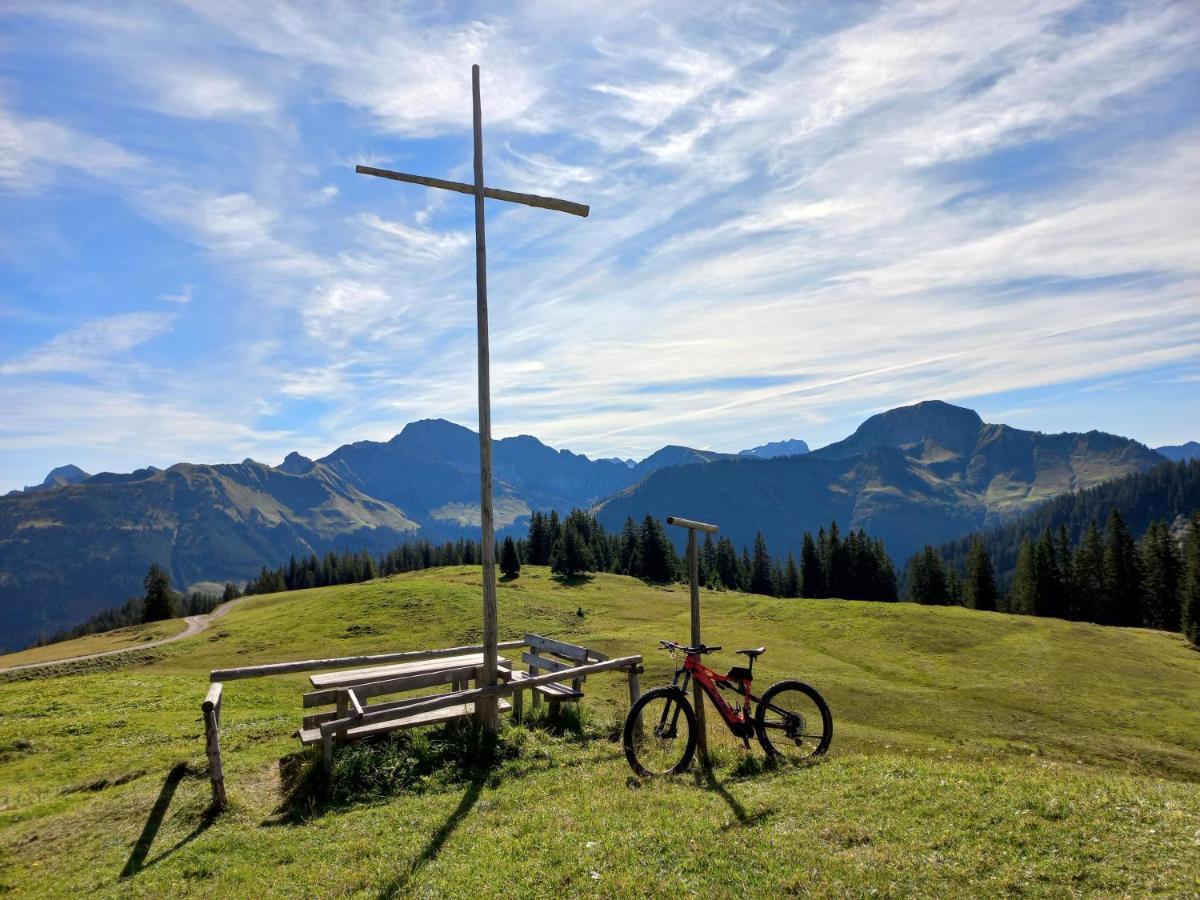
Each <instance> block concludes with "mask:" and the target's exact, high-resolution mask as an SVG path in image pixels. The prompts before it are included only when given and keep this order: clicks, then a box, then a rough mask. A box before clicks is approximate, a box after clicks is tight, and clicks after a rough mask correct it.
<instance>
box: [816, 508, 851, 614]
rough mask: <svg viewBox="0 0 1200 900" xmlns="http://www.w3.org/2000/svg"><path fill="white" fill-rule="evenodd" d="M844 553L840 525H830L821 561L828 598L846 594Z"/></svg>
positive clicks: (832, 523) (835, 523)
mask: <svg viewBox="0 0 1200 900" xmlns="http://www.w3.org/2000/svg"><path fill="white" fill-rule="evenodd" d="M843 557H844V553H843V551H842V539H841V536H840V534H839V533H838V523H837V522H830V523H829V534H828V537H827V538H826V541H825V552H824V555H823V557H822V559H821V568H822V569H824V571H825V590H826V592H827V593H826V596H829V597H841V596H843V595H844V594H845V593H846V584H845V579H846V573H845V567H844V565H843Z"/></svg>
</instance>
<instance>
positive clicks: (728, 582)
mask: <svg viewBox="0 0 1200 900" xmlns="http://www.w3.org/2000/svg"><path fill="white" fill-rule="evenodd" d="M717 580H718V581H719V582H720V583H721V586H722V587H724V588H726V589H728V590H731V591H736V590H739V589H740V588H741V587H742V581H741V567H740V566H739V565H738V557H737V551H736V550H734V549H733V541H731V540H729V538H727V537H722V538H719V539H718V540H717Z"/></svg>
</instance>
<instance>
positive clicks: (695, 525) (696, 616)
mask: <svg viewBox="0 0 1200 900" xmlns="http://www.w3.org/2000/svg"><path fill="white" fill-rule="evenodd" d="M667 524H668V525H678V526H679V527H680V528H686V529H687V530H688V550H687V552H688V581H689V582H690V583H691V588H692V646H693V647H699V646H700V548H699V547H698V546H697V545H696V532H697V531H703V532H704V533H706V534H713V533H715V532H716V530H717V526H716V525H709V524H707V523H705V522H693V521H692V520H691V519H681V518H679V516H667ZM692 706H694V707H695V708H696V727H697V730H698V731H699V732H700V733H699V734H698V735H697V736H696V737H697V743H698V745H699V748H700V760H701V761H702V762H703V763H704V764H705V765H707V764H708V729H707V728H706V727H705V725H704V691H703V690H702V689H701V687H700V685H699V684H698V683H697V682H696V681H693V682H692Z"/></svg>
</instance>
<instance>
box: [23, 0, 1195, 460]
mask: <svg viewBox="0 0 1200 900" xmlns="http://www.w3.org/2000/svg"><path fill="white" fill-rule="evenodd" d="M567 6H568V5H564V4H551V3H545V2H522V3H515V4H513V5H511V6H504V7H503V8H496V9H489V10H485V11H480V12H479V13H478V15H479V19H480V21H474V20H464V19H463V18H462V17H461V16H456V15H454V14H452V13H451V12H447V11H445V10H442V11H440V12H439V11H436V10H434V11H426V10H420V9H417V8H414V7H409V8H400V7H396V8H379V7H374V8H369V9H368V8H365V7H355V6H347V7H342V8H339V9H338V10H337V11H336V14H335V13H333V12H331V11H330V10H328V9H325V8H321V7H318V6H314V5H310V4H301V3H290V2H285V0H279V2H274V3H270V4H265V5H264V4H259V3H248V2H231V3H225V4H218V5H211V4H199V3H195V4H192V5H191V6H190V7H189V11H188V12H187V35H186V36H185V37H179V36H173V35H172V34H171V31H170V27H169V24H168V23H166V19H167V18H169V17H167V16H165V15H164V14H163V13H162V12H161V10H159V9H158V8H157V7H154V6H152V5H145V6H142V5H137V6H136V7H134V11H133V12H132V13H131V18H132V19H133V20H134V22H135V23H136V26H137V27H136V30H135V31H132V32H131V31H130V30H129V29H130V28H132V27H133V26H131V25H129V24H128V23H125V24H118V23H110V22H107V21H106V20H105V19H104V18H103V17H99V16H89V17H87V30H88V33H89V35H92V34H94V35H96V36H97V40H96V47H97V49H96V50H95V55H96V56H97V58H103V59H105V60H107V62H106V64H107V65H109V66H111V67H113V69H114V70H117V69H120V67H122V66H123V65H127V64H126V63H124V62H122V60H123V56H122V53H121V50H122V48H123V47H124V46H126V45H128V44H130V43H132V42H133V40H134V39H133V38H131V37H130V35H131V34H136V42H137V44H138V46H139V50H138V53H140V54H141V56H139V57H138V58H139V59H143V58H144V59H146V60H148V61H149V62H148V63H147V64H148V65H152V66H153V71H154V72H155V73H156V74H157V73H160V72H161V73H163V74H164V78H163V79H162V81H161V84H158V85H157V86H156V87H155V89H154V90H150V89H149V88H147V87H144V86H143V88H142V89H141V91H140V93H138V96H139V97H140V98H142V100H141V101H139V102H143V103H148V104H149V105H151V106H152V107H153V108H155V109H158V110H159V111H160V112H163V113H165V114H166V115H167V116H168V117H171V118H175V119H181V120H187V122H186V127H187V128H188V129H193V128H194V129H207V128H212V129H214V131H213V132H211V134H214V135H217V137H215V138H213V144H212V145H211V146H210V147H209V148H208V149H207V150H206V151H205V153H204V154H203V155H201V156H200V157H199V164H197V160H195V159H193V158H191V157H189V156H187V155H186V154H184V153H182V152H172V150H167V149H162V148H160V149H159V150H157V151H156V154H157V155H156V157H155V160H154V162H155V168H156V171H155V175H156V177H155V178H154V179H153V180H151V179H142V178H140V177H139V176H138V174H137V172H136V168H137V167H136V166H132V165H131V163H130V158H131V157H128V151H124V150H122V149H121V146H120V145H121V143H122V141H121V140H120V139H119V138H114V139H113V140H112V141H110V142H109V144H108V148H107V153H108V156H107V160H108V162H107V164H106V171H107V173H108V176H109V177H110V178H111V179H113V180H114V181H115V182H119V184H120V189H121V191H122V194H121V201H122V202H124V203H128V204H129V205H130V206H131V207H132V208H133V209H134V210H136V211H137V213H138V214H140V215H142V216H144V217H145V218H146V219H148V220H150V221H151V222H153V223H154V224H155V225H157V226H160V227H162V228H164V229H165V230H166V231H168V232H169V233H170V234H172V235H174V236H176V237H178V238H181V239H182V240H184V241H186V242H187V243H188V244H189V245H193V246H196V247H199V248H201V250H202V251H203V258H204V259H205V260H206V261H207V264H208V265H210V266H211V267H212V271H213V273H214V275H215V276H216V277H217V278H219V279H220V280H222V283H223V287H222V291H221V292H220V293H222V294H223V295H228V296H230V297H237V298H240V299H238V300H237V301H236V302H234V301H230V306H229V308H227V309H226V310H225V312H224V316H225V318H226V319H227V322H226V323H225V324H227V330H226V334H227V335H230V337H229V338H228V339H229V340H230V341H231V342H232V343H233V345H234V346H233V347H231V348H230V350H231V352H236V353H237V354H238V357H239V362H240V369H241V371H240V382H239V392H240V393H241V394H244V395H245V396H246V398H247V399H246V402H245V403H244V404H241V405H239V406H238V407H237V414H238V415H242V416H245V417H246V419H245V424H246V427H247V428H250V429H251V430H253V429H252V428H251V424H250V423H253V422H254V421H255V417H261V418H263V419H264V420H265V419H267V418H270V421H272V422H274V421H277V418H278V417H280V416H286V415H287V410H288V409H289V404H296V403H305V402H310V403H314V404H326V405H328V407H329V408H328V409H324V407H322V409H323V410H324V411H322V412H321V413H320V414H319V415H317V416H315V417H313V418H309V419H305V420H304V421H303V424H301V425H297V429H298V430H297V433H296V434H295V435H294V436H295V437H296V439H297V441H308V442H309V443H308V445H307V446H301V447H300V449H306V450H309V451H310V452H311V451H312V449H313V447H314V446H326V447H328V446H329V445H330V444H334V443H337V442H339V441H340V440H341V439H350V438H351V437H356V438H362V437H387V436H390V434H391V433H394V432H395V431H396V430H398V428H399V427H400V426H402V425H403V424H404V422H405V421H407V420H409V419H412V418H416V417H421V416H432V415H445V416H448V417H450V418H453V419H456V420H458V421H464V422H468V423H469V422H472V421H473V420H474V415H475V409H474V403H475V390H474V377H475V364H474V353H475V347H474V339H475V335H474V321H473V315H474V280H473V273H472V263H473V253H472V252H471V249H472V242H473V233H472V231H471V223H470V200H469V198H464V197H459V196H457V195H444V196H443V192H437V191H428V190H426V189H424V188H419V187H415V186H398V185H386V186H382V185H376V184H372V186H371V188H372V189H371V190H369V191H368V190H360V189H359V182H357V181H355V180H354V179H353V177H352V176H350V175H349V173H348V172H346V169H347V164H348V163H351V162H358V161H361V162H366V163H372V162H377V163H378V164H381V165H386V166H390V167H397V168H406V169H407V168H412V167H419V168H418V169H417V170H418V171H422V172H424V173H425V174H430V175H435V176H441V177H452V178H463V179H469V177H470V174H469V172H470V170H469V163H470V139H469V121H470V79H469V66H470V64H471V63H472V62H479V63H481V64H482V66H483V75H484V82H483V90H484V120H485V135H486V138H485V139H486V142H487V154H488V157H487V159H488V161H487V177H488V181H489V183H492V184H494V185H496V186H499V187H506V188H510V189H514V190H521V191H530V192H534V193H551V194H555V195H559V196H565V197H568V198H569V199H572V200H578V201H580V202H585V203H589V204H590V205H591V207H592V214H591V216H590V217H589V218H588V219H587V220H577V219H574V218H571V217H564V216H559V215H555V214H553V213H549V212H547V211H545V210H531V209H527V208H523V207H511V206H507V205H505V204H500V203H489V206H488V238H489V248H488V249H489V266H490V270H489V283H490V294H491V298H492V339H493V340H492V359H493V365H494V390H495V404H496V415H495V422H496V428H497V432H498V433H500V434H509V433H517V432H528V433H534V434H538V435H539V436H543V437H545V438H548V439H550V440H552V441H554V442H557V443H558V444H560V445H565V446H571V447H573V448H577V449H581V450H585V451H589V452H593V453H599V454H601V455H613V454H618V455H626V454H629V453H635V454H636V453H639V452H644V451H645V450H647V449H654V448H655V447H657V446H658V445H661V444H662V443H665V442H667V441H691V442H693V443H697V444H707V443H713V444H714V445H716V446H721V447H723V448H726V449H736V448H737V447H740V446H751V445H753V444H757V443H762V442H763V440H766V439H770V438H778V437H781V436H792V435H795V436H801V437H811V434H809V433H806V429H808V428H813V429H828V428H830V427H840V426H838V424H837V423H839V422H841V421H843V420H844V419H846V418H847V417H849V416H851V415H857V414H858V413H860V412H861V411H863V410H873V409H877V408H880V407H884V406H889V405H894V404H896V403H902V402H908V401H912V400H915V399H920V398H928V397H935V396H937V397H944V398H947V399H959V400H969V399H970V398H971V397H973V396H981V395H987V394H995V393H998V392H1003V391H1013V390H1019V389H1023V388H1030V387H1036V386H1045V385H1048V384H1054V383H1066V382H1069V381H1071V380H1073V379H1075V380H1078V379H1088V378H1099V377H1104V376H1108V375H1117V374H1121V373H1131V372H1137V371H1140V370H1143V369H1147V368H1150V367H1154V366H1162V365H1168V364H1172V363H1177V362H1180V361H1194V360H1195V359H1196V358H1197V356H1198V355H1200V302H1198V300H1200V297H1198V285H1200V218H1198V207H1197V205H1196V203H1195V202H1194V201H1193V199H1192V198H1193V197H1194V196H1195V195H1196V194H1197V192H1198V189H1200V182H1198V181H1197V175H1196V167H1195V165H1194V164H1193V163H1192V160H1194V159H1195V156H1196V151H1197V147H1198V146H1200V135H1198V132H1197V131H1196V127H1197V125H1196V123H1195V121H1194V115H1193V114H1192V113H1190V112H1189V111H1188V109H1189V108H1185V107H1186V104H1184V106H1180V103H1181V101H1180V100H1179V96H1180V92H1181V88H1180V85H1181V84H1182V83H1183V81H1184V80H1186V79H1187V78H1189V77H1190V78H1192V79H1194V78H1195V77H1196V73H1197V64H1196V62H1195V60H1196V59H1198V58H1200V20H1197V18H1196V17H1195V15H1194V13H1193V11H1192V10H1191V8H1190V6H1189V5H1187V4H1179V3H1170V2H1149V3H1145V4H1137V5H1132V6H1125V7H1116V6H1114V7H1111V8H1109V7H1104V8H1102V9H1098V8H1093V7H1091V6H1086V5H1084V4H1082V3H1079V2H1075V0H1022V2H1015V3H1006V4H996V3H990V2H954V3H950V2H934V3H929V2H896V3H886V4H880V5H878V6H875V5H870V4H856V5H854V6H853V7H852V8H846V9H842V8H837V9H833V8H830V9H827V10H825V11H824V12H823V13H821V14H819V15H818V14H816V13H813V14H811V15H810V14H798V13H796V11H795V10H794V9H791V8H789V7H787V6H786V5H773V6H770V7H766V6H758V5H755V4H750V5H743V4H735V5H728V4H697V5H682V4H679V5H663V4H654V3H641V4H635V5H617V4H583V5H579V4H571V5H570V8H569V9H568V8H566V7H567ZM810 12H812V11H811V10H810ZM47 15H50V13H47ZM56 15H58V19H56V21H66V19H67V18H69V17H66V16H65V14H62V15H59V14H56ZM81 21H82V20H81ZM180 42H183V43H182V44H181V43H180ZM184 44H186V46H187V47H188V48H189V49H193V48H198V49H195V53H194V54H193V55H192V56H189V57H187V65H186V66H185V65H184V64H183V62H181V61H180V59H177V58H175V57H178V56H180V54H178V53H175V54H172V52H171V50H172V48H176V47H178V46H183V45H184ZM189 67H190V68H189ZM189 71H193V72H195V73H198V74H197V77H196V80H195V81H194V82H192V81H188V80H187V74H186V73H187V72H189ZM254 73H258V74H257V77H256V76H255V74H254ZM176 78H178V79H179V80H175V79H176ZM146 98H149V99H148V100H147V99H146ZM322 105H329V106H332V107H334V108H336V116H335V117H334V118H331V119H330V120H329V121H330V122H332V124H331V125H330V126H329V127H328V128H326V129H321V128H313V127H312V123H311V121H310V120H312V119H314V118H315V117H316V116H317V112H315V111H317V110H320V109H321V108H322ZM1189 116H1190V117H1191V120H1189ZM217 120H220V122H219V124H218V122H217ZM36 122H38V123H41V125H42V126H44V127H45V128H49V129H50V132H48V133H50V134H57V135H58V136H57V137H55V138H53V139H50V138H42V142H43V143H46V144H49V145H52V146H54V145H57V146H59V147H60V148H65V147H67V146H68V145H70V143H71V141H72V140H73V139H74V138H75V137H76V135H77V132H76V131H73V130H69V129H70V128H71V126H70V125H67V124H65V122H63V123H60V122H52V121H51V120H50V119H49V118H42V119H38V120H36ZM264 122H270V123H271V124H272V131H271V133H270V137H269V139H264V135H263V134H262V133H260V131H258V130H256V129H257V127H258V126H259V125H260V124H262V123H264ZM35 124H36V123H35ZM3 127H4V126H3V120H2V119H0V129H2V128H3ZM60 128H61V129H68V131H67V132H65V134H66V136H65V137H64V136H63V134H64V133H62V132H56V131H55V129H60ZM218 128H219V129H222V130H220V131H216V130H215V129H218ZM80 129H82V126H80ZM37 131H38V128H37V127H33V128H32V129H31V128H30V127H29V123H28V122H26V121H23V122H22V123H21V127H20V128H19V132H20V134H21V135H22V138H21V139H20V140H18V141H17V143H18V144H20V146H23V147H24V146H32V145H33V144H36V143H37V141H36V140H34V139H33V138H29V137H28V136H29V135H31V134H33V135H35V136H36V134H37ZM4 133H5V132H4V131H2V130H0V135H2V134H4ZM192 133H196V134H209V133H210V132H205V131H200V130H197V131H195V132H192V131H190V130H189V131H188V134H192ZM78 134H80V135H82V130H80V131H79V132H78ZM414 139H418V140H414ZM22 141H24V143H21V142H22ZM56 142H57V144H56ZM139 146H140V145H139ZM171 146H172V149H173V148H174V145H171ZM101 149H102V150H103V149H104V148H101ZM145 152H149V151H145ZM6 153H7V155H5V154H6ZM122 154H127V155H126V156H122ZM1006 154H1011V155H1012V157H1011V158H1009V157H1008V156H1006ZM58 155H60V156H65V155H66V151H65V150H62V151H61V152H60V153H59V154H58ZM53 156H54V154H51V155H50V157H48V158H53ZM99 158H100V159H101V160H104V159H106V154H105V152H101V153H100V154H99ZM32 159H33V156H32V155H31V154H30V153H29V152H28V151H26V150H20V151H11V150H7V151H6V150H5V149H4V145H2V144H0V182H3V181H5V172H14V173H18V174H17V175H10V176H9V177H8V180H12V179H13V178H16V179H18V180H19V179H20V178H21V177H23V175H22V174H20V173H27V172H29V171H32V169H31V167H32V166H33V165H34V163H33V162H31V160H32ZM5 160H17V162H5ZM410 164H411V165H410ZM54 165H70V163H68V162H55V163H54ZM6 166H7V168H5V167H6ZM44 171H51V170H49V169H47V170H44ZM343 179H345V180H343ZM187 277H189V276H185V277H181V278H179V279H178V281H176V282H174V283H180V282H183V281H185V280H187ZM196 281H197V283H199V278H197V279H196ZM168 283H171V282H168ZM182 294H183V292H182V291H181V292H180V293H179V294H178V295H177V296H182ZM208 304H209V292H208V290H207V289H206V291H205V305H206V306H207V305H208ZM188 311H189V312H194V310H190V308H189V310H188ZM216 314H218V313H215V312H214V315H216ZM36 350H37V348H34V349H33V350H30V351H29V353H31V354H32V353H34V352H35V351H36ZM23 358H24V357H23V356H21V355H20V354H18V355H17V356H16V357H14V360H13V361H12V362H10V363H9V364H10V365H11V364H14V363H19V361H20V360H21V359H23ZM47 371H48V370H47ZM680 385H686V386H687V390H686V392H683V393H681V392H679V391H677V390H673V388H676V387H679V386H680ZM335 400H336V402H333V401H335ZM251 401H253V402H251ZM195 402H196V408H203V406H204V404H206V403H219V402H220V401H219V400H218V399H217V395H216V394H215V393H214V395H213V396H212V397H196V398H195ZM1022 403H1023V401H1022ZM297 421H299V419H298V420H297ZM831 423H833V424H832V425H831ZM64 430H65V426H64ZM266 430H270V429H266ZM714 430H717V431H719V435H716V434H714ZM246 440H247V441H252V440H253V439H252V438H250V437H247V438H246Z"/></svg>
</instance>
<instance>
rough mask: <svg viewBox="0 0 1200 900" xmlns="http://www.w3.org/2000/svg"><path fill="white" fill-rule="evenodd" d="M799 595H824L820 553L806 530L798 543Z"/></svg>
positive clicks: (823, 577)
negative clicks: (801, 540)
mask: <svg viewBox="0 0 1200 900" xmlns="http://www.w3.org/2000/svg"><path fill="white" fill-rule="evenodd" d="M822 534H824V529H822ZM800 596H802V597H824V596H825V570H824V566H823V565H822V564H821V554H820V551H819V550H818V549H817V544H816V541H814V540H813V536H812V535H811V534H809V533H808V532H807V531H806V532H804V540H803V542H802V543H801V545H800Z"/></svg>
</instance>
